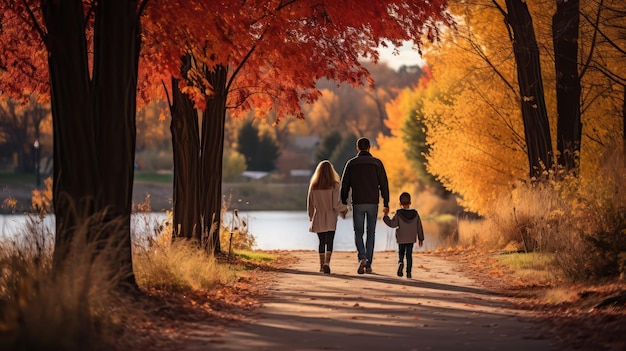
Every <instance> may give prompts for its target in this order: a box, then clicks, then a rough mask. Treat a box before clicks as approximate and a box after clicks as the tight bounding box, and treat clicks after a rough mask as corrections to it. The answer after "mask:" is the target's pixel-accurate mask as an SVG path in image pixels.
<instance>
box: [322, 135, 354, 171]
mask: <svg viewBox="0 0 626 351" xmlns="http://www.w3.org/2000/svg"><path fill="white" fill-rule="evenodd" d="M356 141H357V137H356V135H355V134H354V133H348V134H346V135H344V136H343V137H342V138H341V142H340V143H339V144H338V145H337V148H336V149H335V151H333V153H332V154H331V155H330V158H329V159H328V160H329V161H330V162H331V163H332V164H333V166H334V167H335V170H337V172H339V173H342V172H343V168H344V167H345V165H346V162H348V160H349V159H351V158H353V157H354V156H356Z"/></svg>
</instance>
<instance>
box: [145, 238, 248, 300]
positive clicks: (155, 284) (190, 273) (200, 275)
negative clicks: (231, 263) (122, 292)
mask: <svg viewBox="0 0 626 351" xmlns="http://www.w3.org/2000/svg"><path fill="white" fill-rule="evenodd" d="M135 251H136V254H135V255H134V257H133V262H134V271H135V277H136V279H137V283H138V284H139V286H140V287H141V288H143V289H147V290H149V289H159V290H169V291H178V292H190V291H198V290H202V289H210V288H213V287H215V286H218V285H222V284H232V283H233V282H234V281H235V280H236V275H235V272H234V270H232V269H230V268H229V267H228V265H223V264H219V263H218V262H217V259H216V258H215V257H214V256H212V255H209V254H207V252H206V251H205V250H204V249H202V248H200V247H198V245H197V244H196V243H194V242H191V241H188V240H184V239H181V240H175V241H173V242H172V241H170V240H161V241H156V242H154V243H153V244H152V245H150V247H148V248H147V249H141V248H138V249H136V250H135Z"/></svg>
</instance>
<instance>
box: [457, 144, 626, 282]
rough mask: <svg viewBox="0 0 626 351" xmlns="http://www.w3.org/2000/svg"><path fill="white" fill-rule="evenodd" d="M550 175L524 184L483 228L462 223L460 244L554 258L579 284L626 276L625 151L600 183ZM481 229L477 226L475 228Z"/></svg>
mask: <svg viewBox="0 0 626 351" xmlns="http://www.w3.org/2000/svg"><path fill="white" fill-rule="evenodd" d="M556 178H557V177H555V176H554V174H553V173H547V177H546V180H544V181H542V182H539V183H536V184H532V185H526V184H519V185H518V186H517V187H516V188H515V189H514V190H513V191H512V193H511V194H509V195H507V196H504V197H502V198H501V199H499V200H498V201H496V203H494V206H493V210H492V211H491V214H490V215H489V216H487V218H486V220H485V222H484V223H483V225H482V228H481V229H479V230H478V231H476V230H475V229H470V227H471V226H470V225H468V224H467V223H460V230H459V234H460V241H461V242H462V243H465V244H471V245H478V246H484V247H489V248H492V249H493V248H500V249H502V248H505V247H506V248H507V249H513V250H522V251H525V252H532V251H537V252H544V253H554V254H555V255H554V264H555V265H556V266H557V267H558V268H559V269H560V270H561V271H562V273H563V274H564V275H565V276H566V277H568V278H570V279H573V280H581V279H597V278H610V277H616V276H620V275H623V274H624V273H625V272H626V167H625V166H624V161H623V156H622V153H621V152H620V151H619V148H616V151H615V152H614V153H613V154H611V155H608V156H607V157H606V159H605V162H604V164H603V166H602V167H601V168H600V169H599V171H598V174H597V178H594V179H585V178H584V177H582V176H580V177H574V176H571V175H568V176H563V175H559V177H558V178H559V179H556ZM474 227H476V225H474Z"/></svg>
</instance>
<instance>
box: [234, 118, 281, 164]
mask: <svg viewBox="0 0 626 351" xmlns="http://www.w3.org/2000/svg"><path fill="white" fill-rule="evenodd" d="M237 151H239V152H240V153H241V154H242V155H243V156H244V157H245V159H246V164H247V165H248V170H251V171H264V172H269V171H273V170H274V169H275V168H276V167H275V165H274V164H275V162H276V160H277V159H278V144H277V143H276V141H275V140H274V139H273V138H272V137H271V136H269V135H267V134H263V135H260V134H259V129H258V128H257V127H255V126H254V124H253V123H252V121H250V122H248V123H245V124H244V125H243V126H242V127H241V129H240V130H239V138H238V144H237Z"/></svg>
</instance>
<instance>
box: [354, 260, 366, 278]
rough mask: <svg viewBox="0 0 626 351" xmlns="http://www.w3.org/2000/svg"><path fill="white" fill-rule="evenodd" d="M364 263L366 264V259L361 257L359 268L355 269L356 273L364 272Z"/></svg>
mask: <svg viewBox="0 0 626 351" xmlns="http://www.w3.org/2000/svg"><path fill="white" fill-rule="evenodd" d="M366 264H367V260H366V259H364V258H362V259H361V260H360V261H359V269H357V271H356V272H357V273H358V274H363V273H365V265H366Z"/></svg>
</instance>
